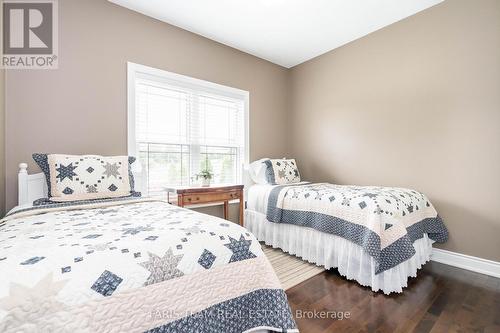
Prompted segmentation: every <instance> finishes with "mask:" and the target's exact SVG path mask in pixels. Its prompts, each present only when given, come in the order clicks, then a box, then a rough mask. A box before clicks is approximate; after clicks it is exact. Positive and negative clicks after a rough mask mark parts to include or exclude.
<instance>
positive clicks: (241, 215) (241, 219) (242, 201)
mask: <svg viewBox="0 0 500 333" xmlns="http://www.w3.org/2000/svg"><path fill="white" fill-rule="evenodd" d="M244 206H245V198H244V197H243V191H241V193H240V220H239V223H240V225H241V226H244V223H243V215H244V213H243V208H244Z"/></svg>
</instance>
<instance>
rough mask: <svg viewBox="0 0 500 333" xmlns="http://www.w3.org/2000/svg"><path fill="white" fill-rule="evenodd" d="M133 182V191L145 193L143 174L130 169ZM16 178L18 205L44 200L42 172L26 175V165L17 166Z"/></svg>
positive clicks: (45, 183)
mask: <svg viewBox="0 0 500 333" xmlns="http://www.w3.org/2000/svg"><path fill="white" fill-rule="evenodd" d="M132 173H133V175H134V182H135V190H136V191H140V192H143V193H146V192H145V191H144V189H145V186H144V185H145V184H146V182H145V181H144V179H143V178H142V176H143V173H141V171H136V170H134V169H132ZM17 178H18V205H19V206H22V205H31V204H32V203H33V201H35V200H36V199H40V198H46V197H47V193H48V189H47V181H46V180H45V175H44V174H43V172H40V173H35V174H32V175H29V174H28V164H26V163H20V164H19V174H18V176H17Z"/></svg>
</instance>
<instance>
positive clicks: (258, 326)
mask: <svg viewBox="0 0 500 333" xmlns="http://www.w3.org/2000/svg"><path fill="white" fill-rule="evenodd" d="M43 159H45V157H43ZM83 159H85V158H83ZM101 159H102V157H101ZM44 161H46V159H45V160H44ZM105 161H106V160H105ZM49 162H50V159H49ZM84 162H86V161H82V162H80V164H79V165H80V166H81V167H79V168H74V167H75V164H74V163H73V164H72V167H73V168H74V169H73V171H72V172H68V170H67V167H68V166H69V163H66V162H64V159H63V162H58V163H56V165H55V167H56V168H57V169H58V170H59V171H58V172H57V173H56V175H57V176H59V175H61V176H60V177H59V178H58V179H57V181H56V180H54V179H51V181H52V185H53V184H54V183H55V182H57V183H58V184H59V182H62V185H63V186H62V187H61V188H62V189H63V191H65V189H66V188H71V189H72V191H73V193H72V195H75V194H78V195H80V196H83V195H85V193H84V192H83V191H79V190H78V188H79V186H81V187H82V188H87V189H88V187H87V184H86V183H91V184H97V187H96V188H97V189H98V191H97V192H96V191H94V189H92V191H90V192H91V193H92V195H93V196H95V193H99V192H101V191H102V187H99V184H102V183H105V182H108V183H106V185H105V187H106V188H108V187H111V188H112V189H114V188H115V187H117V188H120V189H122V190H124V189H125V187H123V184H120V183H119V177H121V176H118V175H116V177H115V176H110V177H108V178H109V179H108V178H106V179H104V178H102V176H101V174H103V175H105V173H106V172H107V171H106V170H108V171H109V170H111V169H113V168H101V166H99V161H97V163H94V164H93V165H92V166H88V163H87V164H85V163H84ZM94 162H95V161H94ZM89 163H90V162H89ZM92 163H93V162H92ZM106 163H108V161H106ZM114 163H115V162H113V163H111V162H110V165H114ZM117 163H118V162H117ZM83 165H84V166H83ZM104 165H105V166H106V165H107V164H104ZM116 165H118V164H116ZM63 167H64V168H63ZM113 170H114V169H113ZM114 171H116V170H114ZM96 173H97V174H98V176H99V177H97V178H96V177H95V174H96ZM70 174H71V175H72V178H73V182H72V181H71V180H70V179H68V175H70ZM87 174H88V175H87ZM122 175H123V172H122ZM65 176H66V177H65ZM92 177H93V178H92ZM104 177H107V176H106V175H105V176H104ZM61 178H62V179H61ZM77 178H78V183H74V181H76V179H77ZM96 179H101V182H100V183H98V182H97V180H96ZM139 180H140V178H139V177H137V175H136V177H135V180H134V181H133V182H135V185H136V187H135V188H136V189H137V188H140V187H139V185H138V183H139ZM109 182H112V183H113V184H111V185H114V186H111V185H110V184H109ZM133 182H132V183H133ZM47 184H50V182H47V181H46V178H45V177H44V175H43V174H36V175H28V174H27V172H26V165H21V170H20V174H19V189H20V192H19V196H20V203H19V206H18V207H16V208H15V209H14V210H12V211H11V212H9V213H8V215H7V216H6V217H5V218H4V219H3V220H2V221H0V272H1V275H2V279H0V331H1V332H20V331H23V332H32V331H36V332H53V331H58V332H145V331H147V332H244V331H245V332H256V331H258V332H268V331H277V332H285V331H286V332H294V331H297V329H296V325H295V322H294V320H293V316H292V314H291V311H290V308H289V305H288V301H287V298H286V294H285V292H284V290H283V289H282V287H281V285H280V282H279V280H278V278H277V277H276V275H275V272H274V270H273V269H272V266H271V265H270V263H269V262H268V260H267V258H266V257H265V255H264V254H263V252H262V250H261V247H260V244H259V242H258V241H257V240H256V239H255V237H254V236H253V235H252V234H251V233H249V232H248V231H247V230H246V229H245V228H243V227H241V226H239V225H237V224H234V223H230V222H228V221H225V220H223V219H220V218H217V217H212V216H208V215H205V214H201V213H197V212H194V211H191V210H187V209H184V208H179V207H176V206H173V205H170V204H168V203H167V202H165V201H162V200H154V199H143V198H140V197H137V195H130V196H127V197H116V198H99V199H96V198H94V199H85V200H79V201H51V200H37V199H39V198H40V197H42V196H43V197H44V198H46V197H47V195H48V191H49V188H48V186H47ZM49 186H50V185H49ZM51 190H52V191H51V192H52V194H56V193H58V192H57V189H55V188H54V187H53V186H52V189H51ZM132 191H133V189H132ZM65 192H67V193H69V192H71V191H69V190H66V191H65ZM68 199H69V198H68ZM33 202H35V205H33Z"/></svg>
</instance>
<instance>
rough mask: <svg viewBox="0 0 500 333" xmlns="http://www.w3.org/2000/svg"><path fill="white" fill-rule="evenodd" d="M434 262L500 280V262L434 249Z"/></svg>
mask: <svg viewBox="0 0 500 333" xmlns="http://www.w3.org/2000/svg"><path fill="white" fill-rule="evenodd" d="M431 260H432V261H436V262H440V263H442V264H446V265H450V266H454V267H458V268H463V269H466V270H469V271H473V272H477V273H481V274H486V275H490V276H494V277H497V278H500V262H497V261H493V260H488V259H482V258H478V257H473V256H468V255H466V254H461V253H457V252H451V251H446V250H441V249H432V256H431Z"/></svg>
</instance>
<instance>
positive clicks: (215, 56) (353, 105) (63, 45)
mask: <svg viewBox="0 0 500 333" xmlns="http://www.w3.org/2000/svg"><path fill="white" fill-rule="evenodd" d="M59 4H60V31H59V33H60V42H59V45H60V61H59V64H60V68H59V69H58V70H55V71H9V72H8V73H7V79H6V96H7V97H8V99H7V115H6V117H7V119H6V146H7V148H6V161H7V165H6V174H7V177H8V178H7V179H8V180H7V184H6V185H7V193H8V196H7V207H12V206H13V205H14V204H15V201H16V196H17V189H16V174H17V164H18V163H19V162H22V161H28V162H30V168H31V170H32V171H34V170H35V168H33V163H32V162H31V158H30V154H31V153H32V152H36V151H46V152H65V153H89V152H93V153H100V154H121V153H125V152H126V62H127V61H133V62H137V63H141V64H145V65H149V66H153V67H158V68H162V69H165V70H169V71H173V72H177V73H181V74H185V75H190V76H193V77H197V78H200V79H205V80H209V81H213V82H217V83H221V84H225V85H229V86H234V87H237V88H241V89H246V90H249V91H250V95H251V101H250V104H251V111H250V118H251V119H250V123H251V133H250V134H251V158H252V159H256V158H259V157H263V156H285V155H291V154H290V153H292V154H293V155H294V156H295V157H296V158H297V159H298V161H299V163H300V167H301V173H302V174H303V176H305V178H307V179H311V180H318V181H325V180H329V181H333V182H337V183H345V184H379V185H392V186H405V187H412V188H416V189H418V190H420V191H423V192H424V193H426V194H427V195H428V196H429V197H430V198H431V199H432V201H433V202H434V203H435V205H436V207H437V209H438V211H439V212H440V214H441V215H442V216H443V218H444V219H445V222H446V224H447V225H448V227H449V229H450V241H449V242H448V243H447V244H445V245H444V246H442V247H443V248H446V249H449V250H452V251H457V252H461V253H466V254H470V255H475V256H479V257H483V258H489V259H493V260H500V242H499V241H498V236H499V235H500V204H499V203H498V202H497V201H498V199H499V198H500V172H499V170H500V62H499V59H500V2H499V1H496V0H489V1H488V0H480V1H472V0H448V1H446V2H444V3H442V4H440V5H438V6H435V7H433V8H431V9H428V10H426V11H424V12H421V13H419V14H417V15H415V16H412V17H410V18H408V19H405V20H403V21H401V22H398V23H396V24H393V25H391V26H389V27H387V28H385V29H382V30H380V31H377V32H375V33H373V34H370V35H368V36H366V37H364V38H362V39H360V40H357V41H355V42H352V43H350V44H348V45H346V46H344V47H341V48H339V49H337V50H334V51H332V52H330V53H327V54H325V55H323V56H320V57H318V58H316V59H313V60H311V61H309V62H307V63H305V64H302V65H300V66H298V67H295V68H293V69H292V70H290V71H287V70H285V69H283V68H281V67H279V66H275V65H272V64H270V63H268V62H266V61H263V60H259V59H257V58H255V57H252V56H250V55H247V54H244V53H242V52H239V51H236V50H234V49H231V48H229V47H226V46H223V45H220V44H218V43H215V42H213V41H210V40H207V39H205V38H203V37H200V36H197V35H194V34H191V33H189V32H186V31H183V30H181V29H178V28H175V27H172V26H169V25H167V24H165V23H162V22H158V21H155V20H153V19H150V18H148V17H146V16H143V15H140V14H137V13H134V12H131V11H128V10H126V9H123V8H121V7H118V6H115V5H112V4H110V3H108V2H107V1H104V0H86V1H80V0H64V1H60V2H59ZM82 18H85V19H82ZM87 18H88V19H87ZM289 109H290V110H289ZM289 111H290V112H289ZM288 127H290V131H289V132H287V131H286V130H287V128H288ZM0 168H1V159H0ZM0 171H1V170H0ZM0 186H1V177H0ZM232 208H233V209H232V211H233V210H234V208H235V207H232ZM204 212H209V213H213V214H217V215H220V214H221V207H210V208H206V209H205V210H204ZM233 213H234V212H233ZM233 215H235V214H233Z"/></svg>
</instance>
